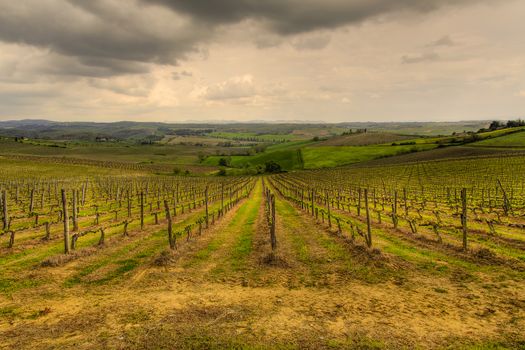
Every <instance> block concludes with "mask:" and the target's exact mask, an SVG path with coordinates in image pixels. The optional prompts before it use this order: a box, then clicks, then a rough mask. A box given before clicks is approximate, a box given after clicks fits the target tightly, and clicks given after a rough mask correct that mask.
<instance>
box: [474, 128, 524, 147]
mask: <svg viewBox="0 0 525 350" xmlns="http://www.w3.org/2000/svg"><path fill="white" fill-rule="evenodd" d="M471 146H476V147H502V148H524V147H525V132H524V131H523V130H519V131H515V132H513V133H511V134H508V135H503V136H499V137H495V138H490V139H487V140H483V141H478V142H475V143H473V144H471Z"/></svg>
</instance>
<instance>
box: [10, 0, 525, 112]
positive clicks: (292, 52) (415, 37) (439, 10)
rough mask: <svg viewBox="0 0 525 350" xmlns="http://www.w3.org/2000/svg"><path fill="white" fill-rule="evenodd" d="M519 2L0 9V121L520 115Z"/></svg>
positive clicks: (352, 0) (70, 1) (33, 5)
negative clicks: (29, 119)
mask: <svg viewBox="0 0 525 350" xmlns="http://www.w3.org/2000/svg"><path fill="white" fill-rule="evenodd" d="M524 15H525V1H523V0H396V1H393V0H215V1H214V0H191V1H190V0H90V1H86V0H17V1H12V0H0V120H11V119H28V118H31V119H36V118H38V119H49V120H58V121H99V122H104V121H107V122H109V121H118V120H131V121H162V122H182V121H202V122H205V121H221V120H222V121H224V120H236V121H241V122H242V121H254V120H261V121H315V122H318V121H322V122H345V121H347V122H352V121H459V120H482V119H510V118H515V117H523V116H524V115H525V44H524V39H523V38H524V35H525V20H524V19H523V18H524Z"/></svg>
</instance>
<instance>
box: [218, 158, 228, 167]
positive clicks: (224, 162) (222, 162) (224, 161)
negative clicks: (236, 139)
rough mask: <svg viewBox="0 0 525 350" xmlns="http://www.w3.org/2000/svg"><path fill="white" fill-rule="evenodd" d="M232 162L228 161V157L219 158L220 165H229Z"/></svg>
mask: <svg viewBox="0 0 525 350" xmlns="http://www.w3.org/2000/svg"><path fill="white" fill-rule="evenodd" d="M229 163H230V162H228V159H226V158H221V159H219V166H228V165H229Z"/></svg>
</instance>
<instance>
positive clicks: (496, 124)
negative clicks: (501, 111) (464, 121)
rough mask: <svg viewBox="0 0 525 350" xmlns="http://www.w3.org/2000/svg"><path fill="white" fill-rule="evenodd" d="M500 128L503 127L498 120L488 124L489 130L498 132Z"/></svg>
mask: <svg viewBox="0 0 525 350" xmlns="http://www.w3.org/2000/svg"><path fill="white" fill-rule="evenodd" d="M502 126H503V123H502V122H500V121H498V120H494V121H493V122H492V123H490V126H489V130H498V129H499V128H501V127H502Z"/></svg>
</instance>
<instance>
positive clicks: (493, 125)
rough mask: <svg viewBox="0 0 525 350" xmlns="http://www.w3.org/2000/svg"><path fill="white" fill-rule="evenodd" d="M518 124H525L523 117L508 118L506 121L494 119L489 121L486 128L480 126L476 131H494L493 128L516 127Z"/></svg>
mask: <svg viewBox="0 0 525 350" xmlns="http://www.w3.org/2000/svg"><path fill="white" fill-rule="evenodd" d="M518 126H525V120H523V119H516V120H509V121H507V122H506V123H505V122H502V121H499V120H494V121H492V122H491V123H490V125H489V127H488V129H487V128H482V129H479V130H478V132H487V131H494V130H500V129H507V128H516V127H518Z"/></svg>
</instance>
